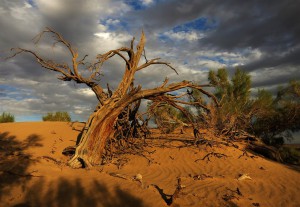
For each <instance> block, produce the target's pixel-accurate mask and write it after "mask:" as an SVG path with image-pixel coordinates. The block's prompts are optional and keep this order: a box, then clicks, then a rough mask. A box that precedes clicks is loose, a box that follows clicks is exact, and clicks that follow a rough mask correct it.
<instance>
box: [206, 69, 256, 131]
mask: <svg viewBox="0 0 300 207" xmlns="http://www.w3.org/2000/svg"><path fill="white" fill-rule="evenodd" d="M208 80H209V81H210V84H211V85H213V86H214V87H215V92H214V94H215V96H216V98H217V99H218V101H219V103H220V107H218V108H215V109H214V110H211V113H210V116H211V117H212V118H211V123H210V124H211V127H213V128H216V129H218V131H220V132H226V133H227V134H235V133H236V132H237V131H239V130H247V129H248V127H249V124H250V121H251V115H252V110H251V106H252V102H251V100H250V89H251V77H250V75H248V74H247V73H245V72H243V71H242V70H241V69H239V68H237V69H236V70H235V73H234V75H233V77H232V78H231V80H230V79H229V77H228V73H227V70H226V69H225V68H221V69H219V70H218V71H216V72H214V71H210V72H209V76H208Z"/></svg>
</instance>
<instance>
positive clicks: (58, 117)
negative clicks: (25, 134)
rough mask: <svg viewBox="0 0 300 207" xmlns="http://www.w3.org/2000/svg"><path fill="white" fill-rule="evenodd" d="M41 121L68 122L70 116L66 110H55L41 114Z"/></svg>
mask: <svg viewBox="0 0 300 207" xmlns="http://www.w3.org/2000/svg"><path fill="white" fill-rule="evenodd" d="M43 121H64V122H70V121H71V117H70V115H69V113H68V112H59V111H58V112H55V113H47V115H45V116H43Z"/></svg>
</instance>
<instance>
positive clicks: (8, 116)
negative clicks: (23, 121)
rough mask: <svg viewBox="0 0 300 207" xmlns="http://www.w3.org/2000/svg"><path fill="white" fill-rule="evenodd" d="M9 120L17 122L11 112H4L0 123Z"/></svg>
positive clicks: (0, 117)
mask: <svg viewBox="0 0 300 207" xmlns="http://www.w3.org/2000/svg"><path fill="white" fill-rule="evenodd" d="M7 122H15V116H14V115H12V114H10V113H6V112H3V113H2V114H1V115H0V123H7Z"/></svg>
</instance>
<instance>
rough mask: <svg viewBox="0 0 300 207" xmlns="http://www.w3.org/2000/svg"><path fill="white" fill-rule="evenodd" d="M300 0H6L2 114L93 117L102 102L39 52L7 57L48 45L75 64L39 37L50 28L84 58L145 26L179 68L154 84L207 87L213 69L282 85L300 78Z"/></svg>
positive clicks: (145, 74) (113, 73)
mask: <svg viewBox="0 0 300 207" xmlns="http://www.w3.org/2000/svg"><path fill="white" fill-rule="evenodd" d="M299 6H300V2H299V1H297V0H290V1H280V0H274V1H272V2H271V3H270V2H269V1H266V0H261V1H246V2H245V1H237V0H228V1H221V0H216V1H209V0H186V1H180V0H137V1H133V0H123V1H122V0H101V1H100V0H89V1H83V0H52V1H48V0H26V1H25V0H4V1H1V2H0V16H1V18H0V26H1V28H2V29H1V30H2V31H1V33H0V45H1V49H0V52H1V64H0V105H1V107H0V112H11V113H13V114H14V115H15V117H16V121H38V120H41V118H42V116H43V115H45V114H46V113H47V112H54V111H67V112H69V113H70V114H71V116H72V119H73V120H79V121H85V120H86V119H87V117H88V115H89V114H90V113H91V111H92V110H93V109H94V107H95V106H96V103H97V100H96V98H95V96H94V94H93V93H92V92H91V91H90V90H89V89H88V88H86V87H84V86H83V85H76V84H75V83H73V82H70V83H69V82H62V81H60V80H58V79H57V76H58V74H57V73H55V72H53V71H48V70H45V69H43V68H41V67H40V66H39V65H38V64H37V63H35V60H34V59H33V58H32V57H31V56H29V55H25V54H23V55H20V56H18V57H16V58H13V59H9V60H4V58H5V57H7V56H8V55H9V54H10V53H9V49H10V48H12V47H23V48H29V49H33V50H35V51H38V52H39V53H40V54H42V55H43V57H46V58H49V59H55V60H61V61H69V60H70V57H69V56H68V55H67V53H66V51H65V50H64V49H63V48H62V47H60V46H56V47H55V48H53V47H52V42H51V38H49V37H44V38H43V39H42V40H41V42H40V43H39V44H38V45H34V44H33V41H32V38H33V37H35V36H36V35H37V34H38V33H39V32H41V31H42V30H43V29H44V28H45V27H51V28H53V29H54V30H56V31H58V32H59V33H61V34H62V35H63V36H64V37H65V38H66V39H67V40H68V41H69V42H70V43H71V44H72V45H73V46H74V47H76V48H78V50H79V54H80V55H81V56H84V55H85V54H88V55H89V58H90V59H91V60H92V58H94V57H95V56H96V55H97V54H100V53H104V52H106V51H108V50H111V49H117V48H119V47H121V46H129V44H130V41H131V39H132V37H133V36H135V37H136V38H137V39H138V38H139V36H140V33H141V31H142V30H144V32H145V34H146V36H147V44H146V52H147V56H148V58H149V59H150V58H155V57H161V58H162V59H163V60H164V61H167V62H171V63H172V65H173V66H174V67H175V68H176V69H177V70H178V72H179V75H176V74H175V73H174V72H172V71H171V70H168V69H167V68H163V67H158V68H156V67H153V69H151V70H145V71H142V72H140V73H138V74H137V76H136V82H137V84H138V83H143V87H144V88H150V87H155V86H158V85H160V84H161V83H162V81H163V80H164V79H165V77H169V78H170V79H171V80H173V81H181V80H193V81H196V82H199V83H207V72H208V71H209V70H216V69H218V68H221V67H226V68H228V70H229V72H230V73H232V72H233V70H234V68H235V67H237V66H238V67H241V68H242V69H243V70H245V71H246V72H248V73H249V74H250V75H251V77H252V83H253V85H252V86H253V88H252V91H256V90H257V89H258V88H265V89H267V90H271V91H273V92H274V91H275V90H276V89H277V87H278V85H284V84H287V83H288V82H289V81H290V80H300V70H299V65H300V58H299V57H300V24H299V23H298V21H297V19H298V18H297V16H298V8H299ZM123 69H124V64H123V63H122V61H121V60H120V59H117V58H114V59H113V60H112V61H109V63H108V64H106V65H105V66H104V67H103V69H102V72H103V75H104V76H103V77H102V80H101V84H103V85H104V86H105V85H106V83H107V82H108V83H109V84H110V85H111V87H112V88H114V87H116V85H117V83H118V80H120V77H121V75H122V73H123Z"/></svg>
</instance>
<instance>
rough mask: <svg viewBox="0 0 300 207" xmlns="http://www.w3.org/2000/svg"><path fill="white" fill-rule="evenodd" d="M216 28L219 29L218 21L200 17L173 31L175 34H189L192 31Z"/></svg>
mask: <svg viewBox="0 0 300 207" xmlns="http://www.w3.org/2000/svg"><path fill="white" fill-rule="evenodd" d="M216 27H217V22H216V21H212V20H208V19H207V18H205V17H200V18H198V19H195V20H193V21H190V22H186V23H184V24H181V25H178V26H176V27H174V28H173V29H172V30H173V31H174V32H181V31H184V32H188V31H192V30H197V31H207V30H211V29H214V28H216Z"/></svg>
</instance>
